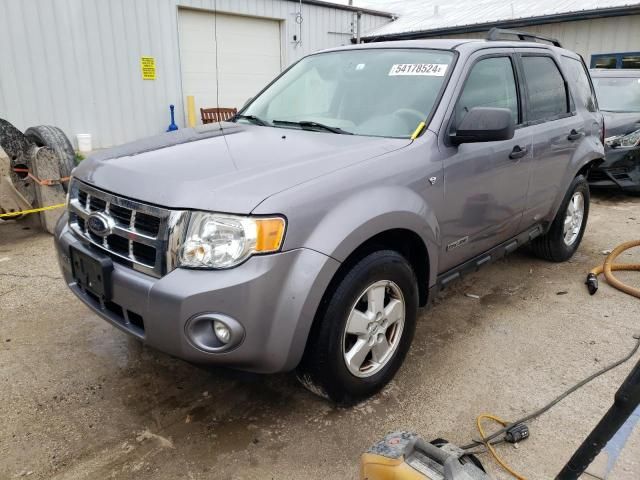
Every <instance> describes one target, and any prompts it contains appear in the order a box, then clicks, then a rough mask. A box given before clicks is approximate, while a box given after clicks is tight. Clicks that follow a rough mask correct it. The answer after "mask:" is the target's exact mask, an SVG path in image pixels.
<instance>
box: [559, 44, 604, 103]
mask: <svg viewBox="0 0 640 480" xmlns="http://www.w3.org/2000/svg"><path fill="white" fill-rule="evenodd" d="M562 67H563V68H564V71H565V74H566V75H567V81H568V82H569V84H570V85H571V86H572V87H573V88H572V90H573V96H574V99H575V101H577V102H578V103H579V104H580V105H582V106H584V107H585V108H586V109H587V110H589V111H590V112H595V111H597V110H598V104H597V102H596V94H595V92H594V90H593V87H592V86H591V82H590V81H589V77H588V73H587V70H586V67H585V66H584V64H583V63H582V62H581V61H580V60H578V59H576V58H571V57H564V56H563V57H562Z"/></svg>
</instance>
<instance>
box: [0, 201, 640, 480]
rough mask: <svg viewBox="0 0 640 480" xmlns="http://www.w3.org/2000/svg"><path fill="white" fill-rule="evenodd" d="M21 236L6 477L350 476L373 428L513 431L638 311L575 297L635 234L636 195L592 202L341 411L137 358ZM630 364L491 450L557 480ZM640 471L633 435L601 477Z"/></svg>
mask: <svg viewBox="0 0 640 480" xmlns="http://www.w3.org/2000/svg"><path fill="white" fill-rule="evenodd" d="M23 225H24V224H23V223H21V222H13V223H11V224H6V225H0V259H2V262H0V312H1V313H0V325H1V328H0V418H1V419H2V428H0V458H1V459H2V460H1V461H0V478H2V479H5V478H7V479H11V478H21V476H22V477H26V478H29V479H32V478H39V479H40V478H41V479H45V478H46V479H50V478H53V479H58V480H59V479H98V478H100V479H102V478H112V479H129V478H136V480H146V479H159V480H164V479H167V480H168V479H176V478H180V479H182V478H184V479H212V478H216V479H218V478H220V479H222V478H224V479H243V480H244V479H260V480H264V479H302V478H310V479H316V478H322V479H323V480H334V479H335V480H344V479H353V478H356V477H357V467H358V460H359V455H360V454H361V453H362V452H363V451H364V450H365V449H366V448H368V447H369V446H370V445H371V444H372V443H373V442H375V441H376V440H378V439H379V438H381V437H382V436H383V435H384V434H385V433H387V432H389V431H391V430H397V429H412V430H415V431H417V432H419V433H420V434H422V435H423V436H424V437H425V438H427V439H429V438H433V437H436V436H438V437H444V438H447V439H449V440H450V441H452V442H455V443H458V444H463V443H466V442H468V441H469V440H470V439H471V438H472V437H474V436H476V431H475V426H474V425H475V423H474V421H475V417H476V415H477V414H479V413H483V412H491V413H494V414H496V415H498V416H500V417H503V418H505V419H513V418H516V417H519V416H521V415H523V414H524V413H526V412H528V411H530V410H533V409H535V408H537V407H539V406H541V405H543V404H544V403H546V402H547V401H548V400H550V399H551V398H553V397H554V396H555V395H557V394H558V393H560V392H561V391H562V390H564V389H566V388H567V387H568V386H570V385H571V384H573V383H574V382H576V381H578V380H580V379H582V378H584V377H585V376H587V375H588V374H590V373H592V372H593V371H595V370H597V369H599V368H601V367H602V365H604V364H605V363H607V362H609V361H611V360H614V359H617V358H619V357H621V356H623V355H624V354H625V353H626V352H627V351H628V350H629V349H630V348H631V347H632V345H633V339H632V338H631V336H632V334H633V333H634V332H637V331H638V330H640V323H639V322H638V319H639V318H640V301H638V300H637V299H633V298H631V297H628V296H626V295H624V294H622V293H619V292H617V291H614V290H613V289H611V288H609V287H608V286H606V285H604V284H602V283H601V287H600V291H599V292H598V294H597V295H596V296H594V297H590V296H589V295H588V293H587V291H586V288H585V286H584V285H583V282H584V278H585V274H586V272H587V271H588V270H589V269H590V268H591V267H592V266H593V265H594V264H596V263H598V262H602V261H603V260H604V255H603V254H602V253H601V252H602V251H603V250H606V249H611V248H612V247H614V246H615V245H616V244H618V243H620V242H622V241H624V240H628V239H632V238H639V237H640V198H627V197H615V198H609V197H607V196H598V197H596V198H595V200H594V204H593V208H592V213H591V219H590V223H589V227H588V230H587V233H586V236H585V239H584V242H583V244H582V246H581V248H580V250H579V251H578V253H577V254H576V256H575V257H574V258H573V259H572V260H571V261H570V262H568V263H564V264H552V263H546V262H543V261H540V260H537V259H534V258H532V257H531V256H529V255H528V254H527V253H526V252H517V253H516V254H514V255H512V256H510V257H509V258H507V259H505V260H503V261H501V262H499V263H497V264H495V265H492V266H490V267H487V268H485V269H483V270H481V271H480V272H478V273H476V274H473V275H471V276H469V277H466V278H465V279H463V280H462V281H461V282H458V283H457V284H455V285H454V286H452V288H450V289H449V290H448V291H446V292H445V293H444V294H443V295H442V296H441V297H440V298H439V299H438V301H437V302H436V305H435V306H434V308H433V309H431V310H429V311H423V312H421V321H420V323H419V326H418V329H417V333H416V338H415V342H414V345H413V348H412V349H411V352H410V354H409V356H408V358H407V361H406V363H405V365H404V367H403V368H402V369H401V371H400V372H399V374H398V376H397V378H396V379H395V380H394V381H393V382H392V384H391V385H389V387H388V388H386V389H385V390H384V391H383V392H382V393H381V394H380V395H377V396H376V397H374V398H372V399H371V400H369V401H367V402H365V403H363V404H361V405H358V406H357V407H355V408H351V409H340V408H335V407H333V406H331V405H330V404H328V403H326V402H324V401H323V400H321V399H318V398H316V397H314V396H313V395H311V394H310V393H308V392H306V391H305V390H303V389H302V388H301V387H299V386H298V385H297V382H296V381H295V380H294V379H293V377H292V376H291V375H275V376H255V375H248V374H243V373H239V372H232V371H229V370H222V369H203V368H198V367H195V366H192V365H189V364H186V363H184V362H182V361H179V360H176V359H172V358H170V357H168V356H166V355H163V354H161V353H158V352H155V351H153V350H150V349H148V348H145V347H143V346H141V345H140V344H139V343H138V342H137V341H135V340H133V339H131V338H129V337H127V336H126V335H125V334H123V333H121V332H119V331H118V330H116V329H114V328H112V327H111V326H109V325H107V324H106V323H105V322H103V321H102V320H100V319H99V318H98V317H96V316H95V315H93V314H92V313H91V312H90V311H89V310H87V309H86V308H85V307H84V306H82V305H81V304H80V303H79V302H78V301H77V300H76V299H75V297H74V296H73V295H72V294H71V293H70V292H68V291H67V289H66V287H65V286H64V285H63V282H62V280H61V278H60V274H59V272H58V269H57V265H56V262H55V259H54V257H53V248H52V242H51V237H50V236H49V235H46V234H44V233H38V232H37V231H34V230H22V227H23ZM6 258H8V260H5V259H6ZM622 260H624V261H632V260H635V261H640V252H638V251H636V252H630V253H629V254H627V255H625V256H623V258H622ZM620 276H621V277H622V278H626V279H627V280H628V281H630V282H632V283H634V284H636V285H638V284H640V278H638V276H637V275H636V276H634V274H621V275H620ZM468 293H469V294H472V295H477V296H478V297H479V298H477V299H476V298H472V297H469V296H466V294H468ZM634 360H635V361H637V358H636V359H634ZM631 366H632V365H631V363H628V364H625V365H624V366H623V367H621V368H619V369H617V370H615V371H614V372H611V373H610V374H609V375H607V376H605V377H602V378H599V379H597V380H596V381H594V382H593V383H591V384H590V385H588V386H587V387H585V388H584V389H582V390H580V391H579V392H577V393H576V394H574V395H573V396H571V397H570V398H568V399H566V400H565V401H563V402H562V403H560V404H559V405H558V406H557V407H556V408H554V409H553V410H552V411H551V412H549V413H548V414H547V415H545V416H544V417H542V418H540V419H539V420H537V421H535V422H533V423H532V424H531V435H532V436H531V439H529V440H527V441H526V442H523V443H522V444H521V445H520V446H519V448H518V449H515V448H513V447H512V446H508V445H502V446H500V447H499V449H498V450H499V452H500V454H501V455H502V456H503V457H504V458H505V459H506V460H507V461H508V463H509V464H511V465H512V466H513V467H514V468H515V469H516V470H518V471H519V472H521V473H522V474H524V475H525V476H526V477H527V478H529V479H534V480H538V479H550V478H553V477H554V475H555V474H556V473H557V472H558V471H559V470H560V468H561V467H562V465H563V464H564V463H565V462H566V460H567V459H568V458H569V457H570V455H571V454H572V453H573V451H574V450H575V448H576V447H577V446H578V445H579V444H580V442H581V441H582V439H583V438H584V437H585V436H586V435H587V433H588V432H589V431H590V430H591V429H592V428H593V426H594V425H595V424H596V423H597V421H598V420H599V419H600V417H601V416H602V415H603V414H604V412H605V411H606V410H607V408H608V407H609V405H610V404H611V402H612V401H613V394H614V392H615V391H616V389H617V387H618V385H619V384H620V382H622V380H623V379H624V378H625V376H626V375H627V373H628V372H629V370H630V369H631ZM481 459H482V461H483V462H484V463H485V465H486V467H487V468H488V470H489V471H490V473H491V474H492V475H493V476H494V477H495V478H497V479H507V478H509V477H508V476H507V475H506V474H504V473H503V472H502V471H501V470H499V468H498V467H497V466H496V464H495V463H494V462H493V461H492V460H491V459H490V458H489V457H488V456H486V455H482V457H481ZM639 462H640V431H639V429H638V428H637V427H636V428H635V429H634V430H633V431H632V433H631V434H630V437H629V439H628V441H627V442H626V445H625V446H624V448H623V449H622V453H621V455H620V458H619V459H618V461H617V463H616V465H615V466H614V468H613V470H612V472H611V474H610V475H609V478H610V479H613V480H636V479H638V478H640V463H639ZM29 472H31V473H29ZM585 478H589V477H585Z"/></svg>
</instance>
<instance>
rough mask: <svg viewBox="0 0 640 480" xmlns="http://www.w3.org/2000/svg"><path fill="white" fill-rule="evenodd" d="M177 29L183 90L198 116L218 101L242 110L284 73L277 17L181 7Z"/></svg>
mask: <svg viewBox="0 0 640 480" xmlns="http://www.w3.org/2000/svg"><path fill="white" fill-rule="evenodd" d="M179 29H180V63H181V67H182V91H183V94H184V96H185V97H186V96H188V95H193V96H195V101H196V111H197V112H198V115H197V116H198V117H199V112H200V110H199V109H200V108H211V107H216V106H218V100H219V102H220V104H219V106H220V107H230V108H231V107H235V108H238V109H239V108H240V107H242V105H244V103H245V102H246V101H247V99H249V98H250V97H252V96H254V95H255V94H256V93H258V92H259V91H260V90H261V89H262V88H263V87H264V86H265V85H267V83H269V82H270V81H271V80H273V78H274V77H276V75H278V74H279V73H280V71H281V68H282V56H281V51H280V50H281V45H282V37H281V34H280V22H279V21H278V20H272V19H264V18H256V17H244V16H240V15H229V14H223V13H212V12H202V11H197V10H186V9H180V11H179ZM216 39H217V45H216ZM185 105H186V102H185ZM185 108H186V107H185ZM199 121H200V119H199V118H198V122H199Z"/></svg>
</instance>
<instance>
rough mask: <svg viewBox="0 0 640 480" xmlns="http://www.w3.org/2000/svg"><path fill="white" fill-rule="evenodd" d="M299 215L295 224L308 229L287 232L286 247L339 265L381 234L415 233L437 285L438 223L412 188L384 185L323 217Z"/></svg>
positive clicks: (343, 202)
mask: <svg viewBox="0 0 640 480" xmlns="http://www.w3.org/2000/svg"><path fill="white" fill-rule="evenodd" d="M294 215H295V214H294ZM296 216H297V217H298V218H296V219H295V220H293V219H292V221H291V224H294V222H295V224H296V225H298V226H300V225H305V227H303V228H296V230H295V231H292V232H288V233H287V238H286V240H285V248H286V249H293V248H301V247H303V248H310V249H312V250H316V251H318V252H321V253H324V254H325V255H329V256H331V257H333V258H334V259H336V260H338V261H339V262H343V261H345V260H346V259H347V257H349V255H350V254H351V253H352V252H353V251H354V250H356V249H357V248H358V247H359V246H360V245H362V244H363V243H364V242H366V241H367V240H369V239H370V238H372V237H374V236H375V235H377V234H379V233H382V232H385V231H388V230H392V229H405V230H409V231H411V232H414V233H415V234H417V235H418V236H419V237H420V238H421V239H422V241H423V242H424V245H425V247H426V248H427V252H428V255H429V261H430V276H429V284H430V285H432V284H433V283H434V282H435V276H436V272H437V269H438V266H437V260H438V251H439V243H440V242H439V238H440V230H439V226H438V221H437V219H436V216H435V214H434V212H433V210H432V209H431V208H430V207H429V205H427V204H426V202H425V201H424V199H423V198H422V197H421V196H420V195H419V194H417V193H416V192H414V191H413V190H411V189H410V188H408V187H402V186H398V185H381V186H376V187H371V188H367V189H365V190H359V191H357V192H354V193H352V194H351V195H348V196H346V197H344V198H342V199H341V200H340V201H337V202H335V203H334V204H333V205H332V206H331V208H329V209H327V210H326V211H324V212H323V214H322V215H319V216H311V217H307V218H305V216H304V214H298V215H296Z"/></svg>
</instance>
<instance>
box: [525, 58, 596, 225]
mask: <svg viewBox="0 0 640 480" xmlns="http://www.w3.org/2000/svg"><path fill="white" fill-rule="evenodd" d="M518 61H519V70H520V72H521V77H522V79H523V85H524V92H525V105H526V108H525V111H524V122H525V124H526V125H528V127H529V128H528V129H529V130H530V131H531V132H532V134H533V162H532V164H531V183H530V185H529V194H528V197H527V202H526V208H525V211H524V215H523V228H527V227H529V226H531V225H533V224H535V223H538V222H540V221H541V220H545V219H546V220H549V217H550V216H551V215H552V213H553V212H552V207H553V205H554V203H555V201H556V199H557V198H558V196H559V195H561V194H562V189H564V188H565V187H566V186H565V185H564V184H563V180H564V178H565V176H566V172H567V168H568V167H569V164H570V162H571V158H572V157H573V155H574V154H575V152H576V149H577V147H578V145H579V144H580V141H581V140H582V139H584V138H585V136H586V135H587V134H588V131H587V129H586V128H585V124H584V121H583V119H582V117H581V116H580V115H578V114H577V112H576V110H575V105H574V103H573V101H572V98H571V94H570V91H569V88H568V83H567V80H566V79H565V77H564V75H563V73H562V70H561V69H560V67H559V64H558V61H557V59H556V58H555V57H554V56H553V54H552V53H551V52H550V51H548V50H542V49H540V50H537V51H533V52H532V51H531V50H526V49H522V51H521V52H519V53H518Z"/></svg>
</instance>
